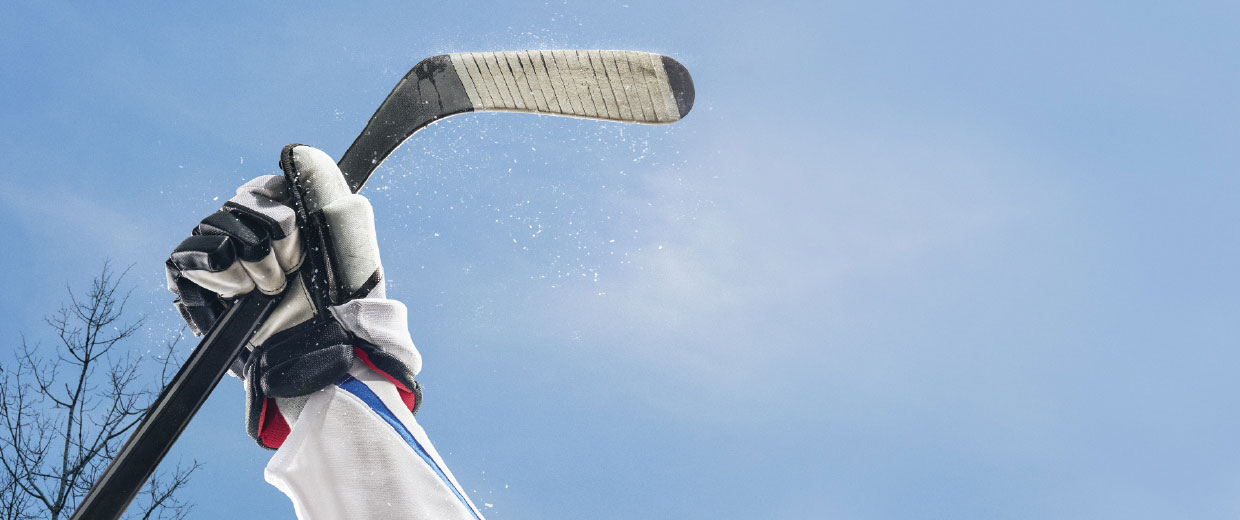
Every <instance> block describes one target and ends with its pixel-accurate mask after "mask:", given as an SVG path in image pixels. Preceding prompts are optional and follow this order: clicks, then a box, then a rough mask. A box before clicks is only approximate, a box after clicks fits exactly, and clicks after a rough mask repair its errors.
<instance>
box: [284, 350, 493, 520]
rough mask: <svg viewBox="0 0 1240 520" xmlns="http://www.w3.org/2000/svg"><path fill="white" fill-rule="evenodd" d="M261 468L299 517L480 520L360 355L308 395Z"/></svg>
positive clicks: (303, 519)
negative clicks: (342, 372) (337, 377)
mask: <svg viewBox="0 0 1240 520" xmlns="http://www.w3.org/2000/svg"><path fill="white" fill-rule="evenodd" d="M281 407H282V408H283V407H284V405H281ZM265 475H266V478H267V482H270V483H271V484H272V485H274V486H275V487H277V488H279V489H280V491H282V492H284V494H285V495H288V497H289V498H290V499H291V500H292V501H293V507H294V508H295V510H296V512H297V517H298V518H299V519H301V520H329V519H330V520H335V519H341V518H350V519H371V518H373V519H395V518H401V519H419V520H421V519H428V520H429V519H442V520H457V519H462V520H464V519H473V520H481V519H482V515H481V514H480V513H479V512H478V510H477V508H475V507H474V505H473V503H472V502H470V500H469V498H468V497H466V495H465V492H464V491H463V490H462V489H461V486H460V485H459V484H458V483H457V482H456V479H455V478H454V477H453V476H452V473H451V472H450V471H448V467H447V466H446V465H445V464H444V462H443V459H441V458H440V457H439V454H438V453H436V452H435V448H434V447H433V446H431V443H430V440H429V439H428V438H427V437H426V433H425V432H424V431H422V427H421V426H419V425H418V423H417V421H416V420H415V419H414V417H413V414H412V413H410V412H409V410H408V408H406V407H405V405H404V403H403V402H402V400H401V397H400V395H399V394H398V392H397V390H396V387H395V386H394V385H393V384H392V383H391V382H389V381H388V380H387V379H385V378H384V377H383V376H381V375H379V374H377V373H376V372H374V371H373V370H371V369H370V368H368V367H367V366H366V365H364V364H362V363H361V362H357V363H354V365H353V367H352V369H350V370H349V374H348V375H346V376H344V377H342V378H341V379H340V380H338V381H337V382H336V383H335V384H333V385H330V386H328V387H327V388H324V389H323V390H320V391H318V392H315V393H314V394H311V395H310V396H309V399H308V400H306V401H305V405H304V407H303V408H301V410H300V413H299V414H298V418H297V421H296V424H294V425H293V427H292V431H291V432H290V434H289V436H288V438H287V439H286V440H285V441H284V444H283V445H282V446H281V447H280V449H279V450H277V451H276V454H275V456H273V457H272V458H271V461H270V462H268V464H267V469H266V472H265Z"/></svg>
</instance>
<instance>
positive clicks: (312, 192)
mask: <svg viewBox="0 0 1240 520" xmlns="http://www.w3.org/2000/svg"><path fill="white" fill-rule="evenodd" d="M280 162H281V167H282V168H283V169H284V173H285V175H286V176H288V178H289V181H290V182H291V183H292V184H293V187H294V189H296V190H297V192H298V193H299V194H300V198H301V203H302V205H303V207H304V208H305V212H306V214H307V217H308V220H309V223H310V225H315V224H314V223H315V222H318V223H321V225H323V226H325V227H326V229H325V230H324V231H325V233H324V234H325V235H326V237H325V238H327V239H328V241H329V243H328V244H325V246H326V248H327V253H328V255H329V257H331V258H332V260H333V262H332V263H333V267H334V268H335V270H336V278H337V280H338V282H339V283H340V285H341V286H342V288H343V289H345V294H342V295H340V301H339V302H338V303H343V301H344V299H345V298H347V297H350V296H360V295H355V294H354V293H356V292H358V291H359V290H361V289H367V288H369V287H373V286H375V285H376V284H377V283H378V281H379V280H378V279H377V278H378V276H379V243H378V239H377V238H376V236H375V217H374V211H373V210H372V209H371V207H370V201H368V200H366V198H365V197H363V196H361V195H357V194H355V193H353V192H352V191H350V190H349V184H348V183H347V182H345V179H344V175H343V174H342V173H340V168H339V167H337V166H336V162H335V161H333V160H332V158H331V157H330V156H328V155H327V154H326V153H323V151H322V150H319V149H317V148H312V147H309V146H305V145H289V146H287V147H285V153H284V154H282V157H281V161H280ZM320 217H321V218H320Z"/></svg>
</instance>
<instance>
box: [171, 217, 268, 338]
mask: <svg viewBox="0 0 1240 520" xmlns="http://www.w3.org/2000/svg"><path fill="white" fill-rule="evenodd" d="M243 210H244V211H243ZM192 233H193V234H192V235H190V236H189V237H188V238H186V239H185V240H183V241H181V243H180V244H179V245H177V247H176V249H173V250H172V254H171V255H170V256H169V258H168V261H167V262H165V264H164V265H165V267H166V268H167V270H168V278H169V279H171V280H172V281H174V282H175V287H174V288H173V287H170V288H172V289H174V291H173V292H174V293H176V298H175V299H174V300H173V304H174V305H176V307H177V310H178V311H180V313H181V317H182V318H185V321H186V323H188V324H189V326H190V330H191V331H192V332H193V333H194V334H195V335H197V336H202V335H203V334H205V333H206V331H207V330H209V329H210V328H211V325H213V324H214V323H215V320H217V319H219V316H220V315H222V314H223V313H224V311H226V310H228V307H229V306H230V305H232V301H230V300H225V299H222V298H220V297H219V296H218V295H217V294H215V293H213V292H211V291H208V290H206V289H203V288H202V287H200V286H198V285H197V284H195V283H193V282H191V281H189V280H187V279H185V277H184V276H182V275H181V273H183V272H185V271H208V272H212V273H218V272H221V271H225V270H227V269H228V268H229V267H232V265H233V264H234V263H236V261H237V259H238V258H240V259H243V260H245V261H248V262H258V261H260V260H263V259H264V258H266V257H267V255H268V254H269V253H270V252H271V242H272V240H277V239H280V238H284V237H285V236H286V234H285V233H284V231H283V230H282V229H281V228H280V225H279V224H278V223H276V222H275V221H273V220H271V219H270V218H269V217H266V216H264V215H262V214H259V213H256V212H254V211H252V210H250V209H248V208H245V207H244V206H241V205H238V204H232V203H227V204H225V205H224V209H222V210H220V211H217V212H215V213H212V214H210V215H208V216H207V218H204V219H202V222H201V223H199V224H198V225H197V226H195V227H194V230H193V232H192Z"/></svg>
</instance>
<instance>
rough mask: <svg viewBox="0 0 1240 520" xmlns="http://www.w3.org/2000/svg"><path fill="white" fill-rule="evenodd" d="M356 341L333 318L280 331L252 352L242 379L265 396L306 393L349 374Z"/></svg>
mask: <svg viewBox="0 0 1240 520" xmlns="http://www.w3.org/2000/svg"><path fill="white" fill-rule="evenodd" d="M329 316H330V315H329ZM356 341H357V340H355V339H354V338H353V336H352V335H351V334H349V333H348V332H346V331H345V330H344V328H343V327H341V326H340V323H339V322H337V321H336V320H335V319H330V318H327V319H324V318H314V319H312V320H310V321H308V322H305V323H302V324H300V325H297V326H295V327H292V328H290V329H288V330H284V331H280V332H279V333H277V334H275V335H274V336H272V337H271V338H269V339H268V340H267V341H265V342H263V344H262V345H261V346H260V347H259V348H257V349H255V350H254V352H253V353H252V354H251V355H250V361H249V363H248V364H247V366H246V378H247V379H249V380H250V384H251V385H252V386H258V387H260V388H261V389H262V392H263V395H265V396H267V397H299V396H303V395H306V394H309V393H311V392H314V391H316V390H318V389H320V388H323V387H325V386H327V385H330V384H332V382H334V381H335V380H337V379H339V378H340V376H343V375H344V374H345V372H348V371H349V367H350V366H352V365H353V359H354V357H355V356H354V355H353V345H354V344H355V343H356Z"/></svg>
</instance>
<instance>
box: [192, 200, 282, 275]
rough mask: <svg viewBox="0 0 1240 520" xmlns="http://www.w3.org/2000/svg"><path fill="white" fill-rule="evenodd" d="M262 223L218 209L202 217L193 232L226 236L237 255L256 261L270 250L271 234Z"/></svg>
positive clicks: (249, 260) (264, 256) (243, 258)
mask: <svg viewBox="0 0 1240 520" xmlns="http://www.w3.org/2000/svg"><path fill="white" fill-rule="evenodd" d="M264 224H265V223H262V222H254V221H252V220H251V219H249V218H245V219H243V218H242V217H240V216H237V215H234V214H233V213H232V212H230V211H228V210H220V211H217V212H215V213H212V214H210V215H208V216H207V218H204V219H202V223H201V224H198V227H197V228H194V234H195V235H220V236H224V237H227V238H228V240H229V242H231V243H232V245H233V248H234V250H236V252H237V256H238V257H240V258H241V259H242V260H245V261H247V262H257V261H259V260H262V259H263V258H266V256H267V253H270V252H271V236H270V235H269V234H268V232H267V229H265V228H266V226H265V225H264Z"/></svg>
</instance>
